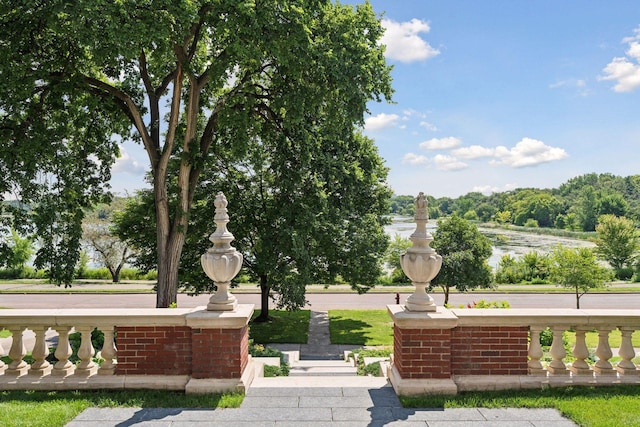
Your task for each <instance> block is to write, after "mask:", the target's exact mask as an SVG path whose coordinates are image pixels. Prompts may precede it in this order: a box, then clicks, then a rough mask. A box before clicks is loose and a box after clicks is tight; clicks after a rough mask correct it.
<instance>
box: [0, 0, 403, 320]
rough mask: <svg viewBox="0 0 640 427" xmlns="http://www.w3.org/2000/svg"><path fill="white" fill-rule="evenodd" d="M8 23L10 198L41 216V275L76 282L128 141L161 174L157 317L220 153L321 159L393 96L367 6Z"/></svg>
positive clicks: (178, 5)
mask: <svg viewBox="0 0 640 427" xmlns="http://www.w3.org/2000/svg"><path fill="white" fill-rule="evenodd" d="M0 17H1V18H0V19H1V20H2V21H1V22H0V40H2V41H3V42H2V43H0V57H2V58H3V61H2V64H0V77H1V78H2V81H3V85H2V87H1V88H0V120H1V125H0V129H1V132H2V133H1V134H0V137H1V138H2V140H3V144H7V145H8V147H7V149H6V150H0V151H1V152H2V153H1V154H0V173H3V175H4V176H6V177H7V180H6V181H4V182H3V184H2V188H0V194H4V193H5V192H7V191H9V190H12V191H14V193H15V194H17V195H18V197H19V198H21V199H22V200H24V201H26V202H29V203H33V206H34V219H35V224H36V227H37V231H38V235H39V237H40V239H41V240H42V243H43V244H42V246H41V250H40V251H39V253H38V257H37V258H36V263H40V264H42V265H48V266H49V268H50V272H51V276H52V277H53V278H55V280H57V281H59V282H65V283H66V282H69V281H70V277H69V276H68V272H69V271H73V268H69V265H71V264H75V262H76V261H77V259H78V247H79V240H80V235H81V222H82V217H83V208H84V207H87V206H89V205H91V204H92V203H95V202H97V201H100V200H102V198H103V195H104V193H105V190H106V188H105V184H104V183H105V182H106V181H107V180H108V178H109V171H110V166H111V165H112V164H113V162H114V159H115V157H116V156H117V154H118V142H119V141H121V140H126V139H132V140H134V141H137V142H139V143H140V144H142V145H143V146H144V148H145V150H146V152H147V154H148V157H149V163H150V174H151V182H152V185H153V200H154V210H155V213H154V214H155V218H156V236H155V246H156V254H157V258H158V259H157V265H158V290H157V295H158V297H157V302H156V304H157V306H159V307H166V306H169V305H170V304H171V303H173V302H175V300H176V295H177V286H178V266H179V260H180V259H181V254H182V250H183V247H184V243H185V239H186V236H187V232H188V225H189V214H190V211H191V208H192V206H193V204H194V199H195V194H196V191H197V189H198V184H199V181H200V178H201V176H202V174H203V172H204V171H205V170H206V168H207V167H209V164H210V163H209V161H210V160H211V157H212V156H213V155H215V153H217V152H220V151H221V150H237V153H240V152H242V151H243V150H244V147H245V146H247V145H249V144H256V143H260V138H259V136H260V135H262V134H263V133H270V134H273V135H277V136H278V138H280V139H281V140H282V145H283V146H290V147H305V146H307V145H310V144H313V143H314V140H315V137H316V135H317V130H318V129H322V130H323V131H327V132H332V134H333V135H336V134H338V135H344V134H345V130H346V129H349V130H352V129H353V126H354V125H358V124H362V123H363V114H364V113H365V111H366V104H367V102H368V101H371V100H377V101H380V100H382V99H383V98H386V99H389V98H390V95H391V87H390V75H389V67H387V65H386V63H385V59H384V55H383V49H384V48H383V47H382V46H380V45H379V44H378V41H379V39H380V37H381V35H382V31H383V30H382V27H381V25H380V22H379V19H378V18H377V17H376V16H375V14H374V12H373V10H372V9H371V6H370V5H369V4H363V5H358V6H356V7H353V6H350V5H341V4H334V3H332V2H330V1H326V0H263V1H260V0H252V1H249V0H247V1H237V0H220V1H216V2H211V1H190V2H174V1H154V2H148V1H142V0H139V1H137V0H128V1H118V2H113V1H107V0H79V1H75V2H67V1H63V0H51V1H47V2H38V3H35V4H34V3H33V2H31V1H16V2H9V3H6V2H5V3H2V5H0ZM301 149H302V150H303V151H304V148H301ZM291 166H292V167H295V165H291ZM169 189H171V190H172V192H171V193H170V192H169Z"/></svg>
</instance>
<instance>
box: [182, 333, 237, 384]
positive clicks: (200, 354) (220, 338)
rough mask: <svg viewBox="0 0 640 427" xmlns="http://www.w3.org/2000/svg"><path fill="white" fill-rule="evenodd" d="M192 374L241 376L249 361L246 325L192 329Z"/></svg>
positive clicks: (197, 375) (216, 376)
mask: <svg viewBox="0 0 640 427" xmlns="http://www.w3.org/2000/svg"><path fill="white" fill-rule="evenodd" d="M191 336H192V348H193V369H192V373H191V377H192V378H240V377H241V376H242V373H243V372H244V369H245V368H246V367H247V363H248V361H249V328H248V327H247V326H245V327H243V328H241V329H219V328H218V329H199V328H196V329H193V333H192V335H191Z"/></svg>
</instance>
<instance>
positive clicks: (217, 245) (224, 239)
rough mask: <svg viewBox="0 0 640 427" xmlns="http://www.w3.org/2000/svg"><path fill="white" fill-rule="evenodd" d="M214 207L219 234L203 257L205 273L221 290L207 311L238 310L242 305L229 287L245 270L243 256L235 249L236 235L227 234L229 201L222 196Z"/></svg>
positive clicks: (216, 234) (213, 296) (216, 232)
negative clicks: (232, 244)
mask: <svg viewBox="0 0 640 427" xmlns="http://www.w3.org/2000/svg"><path fill="white" fill-rule="evenodd" d="M214 205H215V207H216V214H215V216H214V218H213V221H214V222H215V223H216V230H215V231H214V232H213V234H211V236H210V237H209V240H211V242H212V243H213V247H211V248H209V249H208V250H207V252H206V253H205V254H203V255H202V256H201V257H200V263H201V264H202V269H203V270H204V272H205V273H207V276H209V278H211V279H212V280H213V281H214V283H215V285H216V287H217V288H218V290H217V291H216V293H215V294H213V295H212V296H211V298H210V299H209V304H207V310H209V311H228V310H235V309H236V307H237V306H238V302H237V300H236V297H234V296H233V295H232V294H231V293H230V292H229V285H230V284H231V280H233V278H234V277H236V275H237V274H238V272H239V271H240V268H241V267H242V254H241V253H240V252H238V251H237V250H236V248H234V247H233V246H231V242H232V241H233V239H234V238H233V234H231V232H229V230H227V223H228V222H229V215H228V214H227V199H226V197H224V194H223V193H222V192H219V193H218V194H217V195H216V199H215V201H214Z"/></svg>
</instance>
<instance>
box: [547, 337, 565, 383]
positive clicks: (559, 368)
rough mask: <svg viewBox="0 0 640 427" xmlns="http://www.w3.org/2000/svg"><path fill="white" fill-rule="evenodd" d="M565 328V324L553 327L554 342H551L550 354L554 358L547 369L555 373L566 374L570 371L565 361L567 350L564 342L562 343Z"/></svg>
mask: <svg viewBox="0 0 640 427" xmlns="http://www.w3.org/2000/svg"><path fill="white" fill-rule="evenodd" d="M565 329H566V328H565V327H563V326H553V327H551V330H552V331H553V342H552V343H551V348H550V349H549V354H550V355H551V357H552V358H553V360H551V362H549V366H547V371H549V372H551V373H552V374H554V375H566V374H568V373H569V371H568V370H567V366H566V365H565V364H564V362H563V359H564V358H565V356H566V355H567V351H566V350H565V349H564V344H563V343H562V334H563V333H564V331H565Z"/></svg>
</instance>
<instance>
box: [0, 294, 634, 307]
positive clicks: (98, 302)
mask: <svg viewBox="0 0 640 427" xmlns="http://www.w3.org/2000/svg"><path fill="white" fill-rule="evenodd" d="M408 295H409V294H401V295H400V302H401V303H404V301H405V300H406V298H407V296H408ZM432 296H433V297H434V299H435V301H436V304H438V305H442V304H443V302H444V296H443V295H442V294H433V295H432ZM236 297H237V298H238V302H239V303H241V304H255V305H256V307H259V306H260V295H258V294H236ZM481 299H484V300H486V301H508V302H509V304H510V305H511V307H512V308H526V307H531V308H575V304H576V303H575V295H573V294H521V293H518V294H498V293H473V294H451V297H450V303H451V305H453V306H458V305H460V304H463V305H466V304H468V303H471V302H473V301H478V300H481ZM208 300H209V295H200V296H189V295H186V294H180V295H178V306H179V307H198V306H202V305H206V304H207V302H208ZM307 300H308V301H309V303H310V304H309V305H308V306H307V308H313V309H314V310H331V309H349V308H359V309H376V308H380V309H384V308H385V307H386V305H387V304H395V294H381V293H371V294H364V295H357V294H348V293H342V294H329V293H318V294H307ZM0 307H2V308H75V307H79V308H112V307H118V308H140V307H146V308H152V307H155V295H154V294H59V293H57V294H0ZM580 307H581V308H585V309H595V308H600V309H639V310H640V308H639V307H640V294H637V293H630V294H618V293H616V294H595V293H594V294H586V295H584V296H583V297H582V298H581V300H580Z"/></svg>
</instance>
